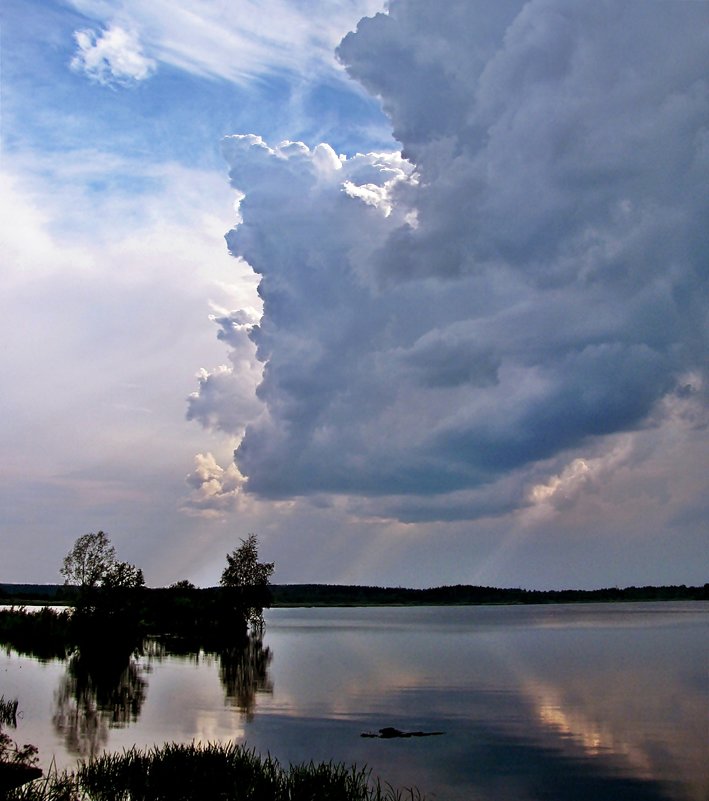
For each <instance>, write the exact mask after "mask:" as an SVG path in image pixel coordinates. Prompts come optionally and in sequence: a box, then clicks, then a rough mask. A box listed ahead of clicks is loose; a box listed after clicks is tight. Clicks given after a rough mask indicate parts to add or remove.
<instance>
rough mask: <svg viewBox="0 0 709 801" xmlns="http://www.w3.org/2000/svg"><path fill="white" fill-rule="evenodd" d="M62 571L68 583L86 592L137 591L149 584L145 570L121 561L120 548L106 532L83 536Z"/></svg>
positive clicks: (76, 543) (66, 557)
mask: <svg viewBox="0 0 709 801" xmlns="http://www.w3.org/2000/svg"><path fill="white" fill-rule="evenodd" d="M59 572H60V573H61V575H62V576H64V583H65V584H75V585H78V586H79V587H81V588H82V589H88V588H93V587H107V588H109V589H133V588H135V587H143V586H144V585H145V579H144V578H143V571H142V570H141V569H140V568H138V567H136V566H135V565H131V564H129V563H128V562H119V561H118V560H117V559H116V549H115V548H114V547H113V545H111V541H110V540H109V539H108V536H107V535H106V534H105V533H104V532H103V531H97V532H96V533H95V534H94V533H93V532H90V533H89V534H83V535H82V536H81V537H79V538H78V539H77V541H76V542H75V543H74V547H73V548H72V549H71V550H70V551H69V553H68V554H67V555H66V556H65V557H64V563H63V565H62V567H61V569H60V570H59Z"/></svg>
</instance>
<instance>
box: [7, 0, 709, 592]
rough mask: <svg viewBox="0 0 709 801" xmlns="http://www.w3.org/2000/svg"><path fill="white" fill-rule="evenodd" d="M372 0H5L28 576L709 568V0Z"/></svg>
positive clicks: (589, 581)
mask: <svg viewBox="0 0 709 801" xmlns="http://www.w3.org/2000/svg"><path fill="white" fill-rule="evenodd" d="M380 10H381V9H380V4H379V3H377V2H374V0H331V1H330V2H325V1H324V0H312V1H311V2H307V3H293V2H289V1H288V0H268V1H267V2H259V3H256V2H252V1H251V0H240V1H239V2H234V3H230V4H228V6H225V5H224V4H221V3H218V2H216V0H210V1H209V2H204V3H200V4H195V3H191V2H187V0H178V2H170V3H167V2H162V1H158V0H156V2H152V3H150V4H141V3H138V2H135V1H134V0H122V1H121V2H119V1H118V0H71V1H69V0H67V2H63V3H60V2H31V1H30V2H17V1H15V0H10V2H7V3H5V4H4V9H3V19H2V76H1V89H2V194H1V196H0V204H1V208H2V215H3V229H4V230H3V253H4V254H5V256H4V258H3V262H4V267H3V272H4V277H5V292H4V293H3V299H2V300H1V301H0V312H1V315H0V318H1V319H2V322H1V323H0V325H2V328H3V330H2V333H3V339H4V341H5V342H6V347H5V348H4V349H3V353H2V356H0V359H2V368H3V375H4V376H5V388H4V391H3V393H2V396H1V397H0V413H1V416H2V423H1V424H0V425H1V426H2V429H1V430H2V438H3V442H4V447H3V451H4V453H5V459H4V466H3V470H2V473H3V482H2V489H1V490H0V493H2V496H3V497H2V503H1V504H0V508H2V510H3V512H2V518H0V537H2V542H3V560H2V565H0V581H48V582H52V581H55V580H58V574H57V571H58V566H59V565H60V563H61V559H62V557H63V555H64V554H65V553H66V552H67V550H68V549H69V548H70V547H71V544H72V543H73V541H74V539H75V538H76V537H77V536H79V535H80V534H82V533H86V532H87V531H95V530H98V529H103V530H105V531H107V532H108V533H109V535H110V536H111V538H112V541H113V542H114V544H115V545H116V547H117V550H118V553H119V555H120V556H121V558H123V559H126V560H128V561H132V562H135V563H137V564H139V565H140V566H142V567H143V568H144V570H145V573H146V577H147V580H148V583H150V584H156V585H159V584H166V583H170V582H171V581H174V580H177V579H178V578H190V579H192V580H193V581H195V582H197V583H199V584H210V583H214V582H215V581H216V580H217V579H218V576H219V574H220V572H221V569H222V567H223V564H224V554H225V553H226V552H227V551H228V550H231V549H232V548H233V547H234V546H235V545H237V544H238V541H239V538H240V537H245V536H246V534H247V533H249V532H251V531H254V532H256V533H257V534H258V535H259V538H260V541H261V545H262V550H263V553H264V556H266V557H267V558H268V559H269V560H270V559H273V560H274V561H275V562H276V565H277V574H276V576H275V580H276V581H281V582H297V581H322V582H352V583H377V584H404V585H411V586H426V585H432V584H441V583H485V584H496V585H516V586H519V585H521V586H527V587H540V588H543V587H562V586H572V585H573V586H588V587H594V586H607V585H613V584H623V585H625V584H642V583H688V584H689V583H700V582H703V581H704V580H706V544H707V543H706V519H707V514H706V513H707V508H706V497H707V486H706V474H707V471H706V463H707V455H708V454H707V433H706V432H707V415H706V409H707V406H706V387H707V383H706V344H707V328H706V314H705V310H706V301H707V297H706V281H707V271H706V264H707V260H706V256H707V241H706V235H705V233H704V227H705V220H706V212H707V208H706V205H707V203H706V192H705V187H706V178H707V171H708V170H709V155H708V154H709V113H708V108H709V100H708V92H707V81H706V73H707V71H706V66H707V64H706V47H705V44H706V43H705V42H704V41H703V40H702V34H701V31H702V30H705V29H706V27H707V26H706V25H705V23H706V22H708V21H709V5H708V4H707V3H704V2H697V3H684V2H678V1H677V0H667V1H666V2H659V1H656V0H648V2H647V3H644V4H638V3H632V2H620V3H616V4H613V3H605V2H604V3H599V4H597V5H595V6H594V8H589V7H587V6H585V5H584V4H583V3H571V4H564V3H561V2H557V0H531V2H527V3H523V2H517V1H516V0H514V1H513V0H510V1H509V2H505V3H499V2H496V3H492V2H488V1H487V0H478V1H477V2H462V0H461V2H451V3H448V4H446V6H445V9H442V7H441V6H440V4H439V5H436V3H434V2H433V0H394V2H392V3H391V4H390V6H389V9H388V11H387V13H380V14H378V15H377V16H375V15H376V14H377V12H378V11H380ZM362 18H365V19H364V20H363V21H362V23H361V24H360V25H359V28H357V25H358V22H359V20H360V19H362ZM355 28H357V33H350V32H352V31H354V30H355ZM348 34H349V35H348ZM341 42H342V43H341ZM340 43H341V44H340ZM336 49H337V57H336V54H335V53H336ZM657 52H663V53H665V54H667V55H666V58H665V57H663V60H662V63H659V64H658V63H657V58H656V54H657ZM288 143H291V144H288ZM292 143H302V144H292ZM402 151H403V155H402ZM225 235H226V241H225V239H224V237H225ZM259 284H260V288H258V287H259ZM257 288H258V292H257Z"/></svg>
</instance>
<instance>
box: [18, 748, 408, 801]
mask: <svg viewBox="0 0 709 801" xmlns="http://www.w3.org/2000/svg"><path fill="white" fill-rule="evenodd" d="M7 799H8V801H20V799H22V801H204V799H208V800H209V801H423V799H422V797H421V795H420V794H419V793H418V791H417V790H415V789H409V790H396V789H394V788H393V787H391V786H389V785H384V786H382V784H381V783H380V782H379V780H374V779H372V777H371V773H370V772H369V771H368V770H367V769H365V768H362V769H360V768H357V767H356V766H352V767H347V766H345V765H341V764H336V763H332V762H329V763H320V764H316V763H313V762H310V763H308V764H303V765H291V766H290V767H288V768H283V767H282V766H281V765H280V764H279V763H278V762H277V760H275V759H274V758H272V757H271V756H270V755H269V756H266V757H262V756H259V755H258V754H257V753H256V752H255V751H253V750H251V749H248V748H246V747H245V746H242V745H236V744H234V743H207V744H206V745H203V744H195V743H192V744H178V743H166V744H164V745H162V746H160V747H154V748H152V749H148V750H141V749H137V748H132V749H130V750H129V751H124V752H123V753H116V754H108V753H107V754H103V755H102V756H99V757H96V758H94V759H91V760H89V761H86V762H84V761H82V762H80V763H79V766H78V768H77V770H76V771H75V772H73V773H63V774H57V772H56V771H54V772H51V771H50V773H49V775H48V776H47V777H45V778H43V779H39V780H37V781H34V782H32V783H30V784H27V785H25V786H24V787H22V788H20V789H17V790H14V791H12V792H11V793H10V794H9V795H8V796H7Z"/></svg>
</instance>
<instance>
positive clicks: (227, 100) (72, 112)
mask: <svg viewBox="0 0 709 801" xmlns="http://www.w3.org/2000/svg"><path fill="white" fill-rule="evenodd" d="M86 28H91V29H94V30H98V26H97V25H96V23H95V22H93V21H92V20H90V19H87V18H85V17H83V16H82V15H80V14H77V13H76V12H74V11H72V10H71V9H67V8H62V7H58V6H51V5H50V6H47V4H46V3H39V2H36V0H26V1H25V2H21V3H20V2H18V0H9V2H8V4H7V6H6V8H5V13H4V35H3V38H4V40H5V43H4V48H3V49H4V65H3V79H2V85H3V116H4V122H3V129H4V130H3V148H4V150H5V152H6V153H7V154H13V153H14V154H17V153H19V154H25V155H26V154H28V153H32V152H36V153H41V154H42V155H43V157H47V156H48V155H50V154H55V155H56V154H59V153H62V152H71V151H75V152H76V151H87V152H88V151H100V152H101V153H104V154H112V155H114V156H118V157H121V158H130V159H136V160H140V161H145V162H152V163H155V162H177V163H179V164H180V165H182V166H185V167H194V168H199V169H215V170H219V171H222V170H224V168H225V165H224V162H223V160H222V157H221V154H220V149H219V143H220V140H221V138H222V137H223V136H225V135H227V134H231V133H247V132H248V133H258V134H259V135H261V136H263V137H264V138H265V139H267V140H268V141H271V142H277V141H280V140H282V139H300V140H302V141H305V142H306V144H308V145H311V146H314V145H315V144H317V143H318V142H320V141H327V142H329V143H330V144H332V145H333V147H334V148H335V150H337V151H338V152H344V153H346V154H348V155H349V154H351V153H354V152H357V151H362V150H369V149H373V148H374V149H381V148H386V149H390V148H392V147H394V146H395V144H394V143H393V141H392V140H391V136H390V129H389V125H388V122H387V120H386V118H385V116H384V114H383V113H382V111H381V109H380V107H379V104H378V102H377V101H376V100H375V99H372V98H369V97H367V96H365V95H364V94H363V92H362V91H361V90H360V89H359V88H358V87H357V85H355V84H354V83H353V82H351V81H349V80H348V79H347V78H346V77H345V76H344V74H340V75H338V74H333V75H332V76H329V77H325V78H324V80H323V76H319V78H320V80H319V82H316V83H314V84H312V83H310V82H309V81H308V79H307V78H306V77H305V76H303V75H298V74H294V73H287V72H283V71H281V72H279V73H275V74H266V75H261V76H259V77H255V78H252V79H251V80H250V81H249V82H248V83H247V84H242V85H237V84H234V83H231V82H229V81H227V80H225V79H223V78H209V77H203V76H200V75H195V74H190V73H188V72H186V71H185V70H182V69H179V68H176V67H173V66H170V65H167V64H165V63H164V62H163V63H158V64H157V67H156V69H155V71H154V73H153V74H152V75H151V76H150V77H148V78H146V79H145V80H141V81H132V82H130V84H129V85H113V86H107V85H102V84H100V83H98V82H96V81H92V80H91V79H90V78H89V77H88V76H87V75H86V74H84V73H83V72H81V71H76V70H72V69H71V68H70V64H71V60H72V57H73V56H74V53H75V50H76V42H75V40H74V33H75V31H77V30H80V29H86ZM105 166H106V167H107V165H105ZM108 180H109V179H106V181H108ZM111 180H117V179H111ZM120 180H123V181H124V182H125V181H133V182H135V183H134V186H133V187H132V188H133V189H135V190H136V191H140V190H141V186H143V185H144V186H145V187H146V188H148V187H149V186H150V180H149V179H146V180H145V181H140V180H138V181H137V182H136V176H125V177H124V178H122V179H120ZM89 188H91V187H90V186H89ZM95 188H101V181H97V182H96V187H95Z"/></svg>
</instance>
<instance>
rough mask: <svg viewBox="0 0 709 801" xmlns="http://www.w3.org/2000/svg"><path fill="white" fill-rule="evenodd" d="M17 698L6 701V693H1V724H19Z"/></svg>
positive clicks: (13, 725)
mask: <svg viewBox="0 0 709 801" xmlns="http://www.w3.org/2000/svg"><path fill="white" fill-rule="evenodd" d="M17 704H18V701H17V698H15V699H14V700H13V701H6V700H5V696H4V695H0V725H3V724H4V725H5V726H12V728H13V729H14V728H15V726H17Z"/></svg>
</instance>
